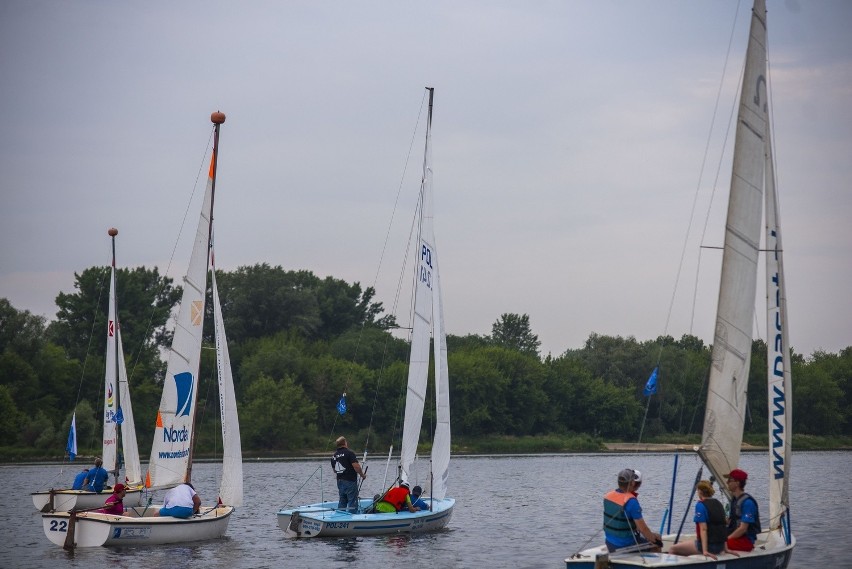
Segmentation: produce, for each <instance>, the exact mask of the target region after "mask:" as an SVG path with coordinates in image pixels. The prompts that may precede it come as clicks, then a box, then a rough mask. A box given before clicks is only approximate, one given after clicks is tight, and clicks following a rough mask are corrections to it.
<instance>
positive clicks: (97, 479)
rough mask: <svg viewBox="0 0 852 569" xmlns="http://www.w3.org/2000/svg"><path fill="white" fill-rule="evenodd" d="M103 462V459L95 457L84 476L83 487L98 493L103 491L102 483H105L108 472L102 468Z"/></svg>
mask: <svg viewBox="0 0 852 569" xmlns="http://www.w3.org/2000/svg"><path fill="white" fill-rule="evenodd" d="M103 463H104V461H103V460H101V459H100V457H98V458H96V459H95V466H94V468H92V469H90V470H89V474H88V475H87V476H86V485H85V489H86V490H88V491H89V492H97V493H98V494H100V493H101V492H103V491H104V484H106V481H107V479H108V478H109V473H108V472H107V471H106V470H105V469H104V468H103V466H102V465H103Z"/></svg>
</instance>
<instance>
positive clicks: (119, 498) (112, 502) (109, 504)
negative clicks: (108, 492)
mask: <svg viewBox="0 0 852 569" xmlns="http://www.w3.org/2000/svg"><path fill="white" fill-rule="evenodd" d="M125 494H127V488H125V487H124V484H121V483H119V484H116V485H115V486H113V487H112V496H110V497H109V498H107V499H106V502H104V507H103V508H101V509H100V510H98V512H99V513H101V514H114V515H116V516H121V515H123V514H124V496H125Z"/></svg>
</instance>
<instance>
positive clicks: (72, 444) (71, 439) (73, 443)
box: [65, 413, 77, 460]
mask: <svg viewBox="0 0 852 569" xmlns="http://www.w3.org/2000/svg"><path fill="white" fill-rule="evenodd" d="M65 450H67V451H68V456H70V457H71V460H74V458H75V457H76V456H77V413H74V414H73V415H71V430H70V431H69V432H68V444H67V445H65Z"/></svg>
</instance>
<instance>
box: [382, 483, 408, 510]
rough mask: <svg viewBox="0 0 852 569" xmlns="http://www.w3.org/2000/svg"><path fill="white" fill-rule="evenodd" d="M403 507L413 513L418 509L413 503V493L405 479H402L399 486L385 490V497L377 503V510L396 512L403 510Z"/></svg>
mask: <svg viewBox="0 0 852 569" xmlns="http://www.w3.org/2000/svg"><path fill="white" fill-rule="evenodd" d="M403 507H405V508H406V509H407V510H408V511H409V512H412V513H413V512H416V511H417V508H415V507H414V504H412V503H411V493H410V492H409V489H408V482H406V481H405V480H403V481H401V482H400V483H399V486H396V487H395V488H391V489H390V490H388V491H387V492H385V495H384V497H383V498H382V499H381V500H380V501H379V502H378V503H377V504H376V512H380V513H383V514H394V513H396V512H399V511H400V510H402V508H403Z"/></svg>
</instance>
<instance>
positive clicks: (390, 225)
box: [327, 93, 426, 450]
mask: <svg viewBox="0 0 852 569" xmlns="http://www.w3.org/2000/svg"><path fill="white" fill-rule="evenodd" d="M425 100H426V95H425V93H424V95H423V97H422V98H421V100H420V110H419V111H418V112H417V120H416V121H415V123H414V131H413V132H412V133H411V142H410V143H409V145H408V153H407V155H406V157H405V163H404V165H403V168H402V176H401V177H400V180H399V185H398V186H397V191H396V198H395V199H394V204H393V210H392V211H391V218H390V221H389V222H388V229H387V231H386V232H385V241H384V244H383V245H382V251H381V254H380V255H379V263H378V266H377V267H376V274H375V276H374V277H373V286H372V288H373V290H374V291H375V290H376V284H377V283H378V280H379V273H380V272H381V269H382V263H383V261H384V258H385V252H386V251H387V246H388V241H389V240H390V233H391V229H392V228H393V221H394V218H395V216H396V210H397V206H398V204H399V197H400V195H401V193H402V187H403V184H404V182H405V177H406V174H407V172H408V163H409V162H410V160H411V152H412V149H413V148H414V141H415V140H416V138H417V127H418V125H419V124H420V117H421V116H422V115H423V106H424V101H425ZM392 314H393V313H392ZM366 324H367V323H366V319H364V320H362V322H361V329H360V330H359V332H358V338H357V339H356V342H355V352H354V354H353V356H352V358H353V362H355V361H357V357H358V353H359V351H360V347H361V340H362V336H363V333H364V328H365V327H366ZM387 342H388V340H387V339H386V341H385V351H384V352H383V354H382V368H383V367H384V356H385V355H386V354H387ZM380 377H381V376H380ZM351 379H352V376H351V373H350V374H349V375H347V378H346V383H345V385H344V393H345V392H348V391H349V385H350V382H351ZM378 384H379V382H378V381H377V382H376V394H378V386H379V385H378ZM375 406H376V397H374V400H373V412H374V411H375ZM338 416H339V413H338V414H336V415H335V418H334V421H333V423H332V431H331V433H330V434H329V441H328V443H327V446H330V445H331V437H332V436H333V434H334V428H336V425H337V419H338ZM372 423H373V415H372V412H371V414H370V428H372ZM370 428H368V430H367V441H369V438H370ZM366 448H367V447H366V446H365V450H366Z"/></svg>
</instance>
